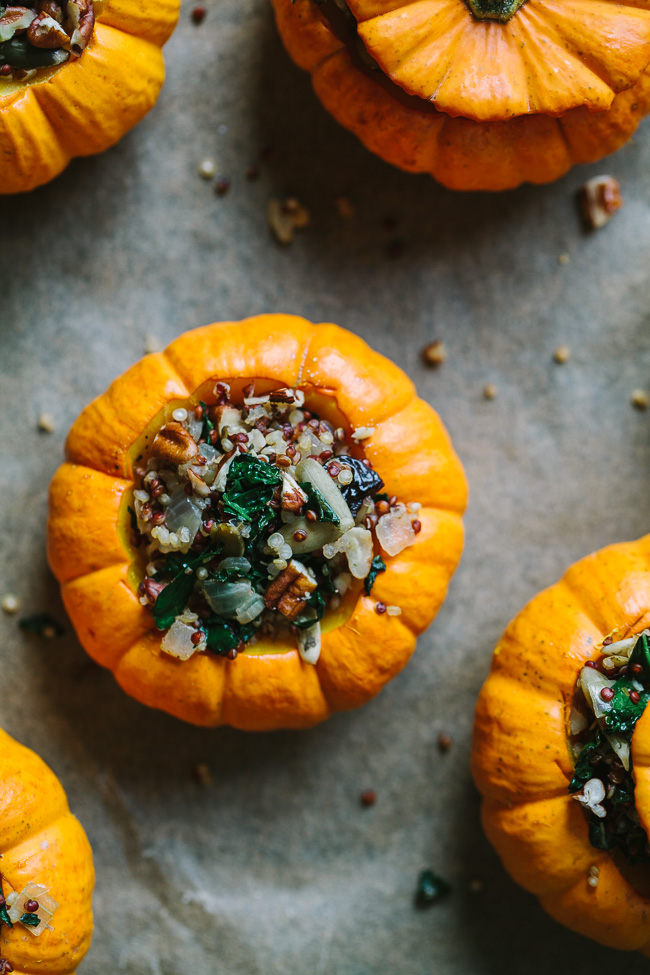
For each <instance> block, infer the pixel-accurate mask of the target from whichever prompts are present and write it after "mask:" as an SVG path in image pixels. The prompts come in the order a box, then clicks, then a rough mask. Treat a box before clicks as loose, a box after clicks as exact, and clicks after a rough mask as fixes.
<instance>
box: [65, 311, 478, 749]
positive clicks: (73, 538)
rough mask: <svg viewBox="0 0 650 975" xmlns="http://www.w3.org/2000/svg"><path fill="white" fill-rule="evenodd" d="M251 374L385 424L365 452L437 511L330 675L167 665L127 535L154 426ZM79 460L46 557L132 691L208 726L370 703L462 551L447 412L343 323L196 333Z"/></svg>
mask: <svg viewBox="0 0 650 975" xmlns="http://www.w3.org/2000/svg"><path fill="white" fill-rule="evenodd" d="M253 378H256V379H267V380H270V381H272V382H273V383H275V384H277V385H278V386H296V385H299V384H303V385H307V386H309V387H312V388H316V389H317V390H318V391H319V393H320V394H324V395H326V396H327V397H329V398H330V399H331V400H332V402H333V403H335V404H336V406H337V408H338V409H339V410H340V411H341V412H342V413H343V414H344V415H345V416H346V418H347V420H348V421H349V423H350V425H351V427H352V428H354V427H359V426H371V427H374V428H375V432H374V434H373V436H372V437H370V438H369V439H368V440H365V441H364V447H365V451H366V455H367V456H368V457H369V458H370V460H371V461H372V464H373V466H374V468H375V469H376V470H377V472H378V473H379V475H380V476H381V477H382V478H383V479H384V481H385V482H386V490H388V491H390V492H391V493H399V495H400V497H403V498H404V499H405V500H407V501H420V503H421V504H422V505H423V507H422V509H421V511H420V512H419V515H418V517H419V519H420V521H421V523H422V530H421V531H420V533H419V534H418V535H417V536H416V541H415V543H414V544H413V545H411V546H410V547H409V548H407V549H405V550H404V551H403V552H401V553H400V554H399V555H397V556H395V557H393V558H388V557H385V561H386V565H387V570H386V572H385V573H382V574H381V575H380V576H379V577H378V579H377V581H376V583H375V586H374V588H373V592H372V596H371V598H368V597H366V596H365V595H362V596H360V597H359V599H358V601H357V603H356V605H355V606H354V608H353V609H352V612H351V615H350V617H349V618H348V619H347V620H346V621H345V622H343V623H342V625H340V626H337V627H336V628H334V629H330V630H329V631H328V632H325V633H324V635H323V639H322V650H321V655H320V658H319V660H318V663H317V664H316V666H313V665H311V664H307V663H305V662H304V661H303V660H302V659H301V657H300V655H299V654H298V652H297V650H294V649H289V648H287V650H286V652H278V653H275V652H274V653H264V654H257V655H256V654H254V653H243V654H240V655H239V656H238V657H237V659H236V660H234V661H228V660H224V659H223V658H219V657H217V656H214V655H212V654H201V655H196V656H193V657H191V658H190V659H189V660H187V661H178V660H175V659H173V658H171V657H169V656H168V655H166V654H165V653H164V652H162V651H161V650H160V644H161V640H162V634H160V633H159V632H158V630H156V628H155V626H154V622H153V617H152V615H151V613H150V612H149V611H148V610H146V609H145V608H144V607H142V606H141V605H140V602H139V599H138V597H137V595H136V593H135V590H134V586H133V581H132V580H130V579H129V574H128V572H129V565H130V561H131V555H130V554H129V552H127V550H126V548H125V547H124V544H123V542H122V540H121V534H120V531H119V529H118V518H119V517H120V511H123V505H124V499H125V498H126V496H127V493H128V492H129V490H130V489H131V488H132V486H133V483H132V481H131V480H130V477H131V460H130V454H129V452H130V449H131V447H132V445H133V443H134V441H136V440H137V439H138V437H139V436H140V435H141V434H142V432H143V430H144V429H145V428H146V427H147V426H148V424H150V423H151V422H152V421H153V420H154V418H156V417H158V416H159V414H160V413H161V411H162V410H163V408H164V407H165V406H166V405H167V404H170V403H173V402H178V401H179V400H185V399H188V398H190V397H191V396H192V395H193V394H194V392H195V391H196V390H198V389H199V388H200V387H202V386H203V385H204V384H205V383H206V382H208V381H209V380H212V381H216V380H218V379H221V380H225V381H228V380H229V379H230V380H233V379H253ZM160 422H162V420H160ZM98 430H101V431H103V432H104V436H103V438H102V440H101V442H100V441H99V438H98V437H97V431H98ZM411 446H412V447H413V449H412V450H410V447H411ZM416 448H417V449H416ZM67 457H68V460H67V462H66V463H65V464H63V465H62V466H61V467H60V468H59V470H58V472H57V473H56V475H55V477H54V479H53V481H52V485H51V489H50V518H49V521H48V557H49V561H50V565H51V567H52V570H53V572H54V574H55V575H56V577H57V579H58V580H59V582H60V583H61V584H62V595H63V599H64V602H65V605H66V609H67V611H68V613H69V615H70V618H71V620H72V622H73V624H74V626H75V629H76V631H77V634H78V636H79V638H80V640H81V642H82V644H83V646H84V648H85V649H86V650H87V652H88V653H89V654H90V655H91V656H92V657H93V658H94V659H95V660H97V661H98V662H99V663H100V664H102V665H103V666H105V667H108V668H110V669H111V670H112V671H113V673H114V675H115V677H116V679H117V680H118V682H119V683H120V685H121V686H122V687H123V688H124V690H125V691H126V692H127V693H128V694H130V695H131V696H132V697H135V698H136V699H137V700H140V701H142V702H143V703H145V704H148V705H150V706H152V707H157V708H161V709H163V710H165V711H168V712H169V713H171V714H173V715H176V716H177V717H179V718H182V719H184V720H186V721H189V722H192V723H194V724H198V725H205V726H215V725H220V724H230V725H233V726H234V727H237V728H243V729H247V730H270V729H274V728H307V727H310V726H312V725H314V724H317V723H318V722H320V721H322V720H324V719H325V718H327V717H329V716H330V715H331V713H332V712H333V711H337V710H343V709H347V708H353V707H358V706H360V705H362V704H363V703H365V702H366V701H367V700H369V699H370V698H371V697H373V696H374V695H375V694H377V693H378V692H379V691H380V690H381V689H382V687H383V686H384V685H385V684H386V683H387V682H388V681H389V680H390V679H391V678H392V677H394V676H395V674H397V673H398V672H399V671H400V670H401V669H402V668H403V667H404V666H405V664H406V663H407V661H408V659H409V658H410V656H411V654H412V652H413V650H414V648H415V640H416V635H417V634H419V633H420V632H422V631H423V630H424V629H425V628H426V627H427V626H428V625H429V623H430V622H431V620H432V619H433V618H434V616H435V615H436V613H437V611H438V609H439V608H440V605H441V604H442V601H443V599H444V597H445V594H446V591H447V586H448V584H449V580H450V578H451V576H452V574H453V572H454V570H455V568H456V566H457V564H458V561H459V559H460V555H461V551H462V546H463V527H462V520H461V515H462V513H463V511H464V509H465V504H466V499H467V485H466V481H465V476H464V473H463V469H462V467H461V465H460V462H459V460H458V458H457V457H456V455H455V453H454V451H453V449H452V447H451V444H450V441H449V438H448V436H447V433H446V431H445V430H444V428H443V426H442V423H441V422H440V420H439V418H438V416H437V414H436V413H435V411H434V410H433V409H432V408H431V407H430V406H428V404H426V403H424V402H423V401H422V400H419V399H418V398H417V397H416V395H415V390H414V388H413V384H412V383H411V381H410V380H409V379H408V378H407V377H406V376H405V374H404V373H403V372H402V371H401V370H400V369H398V367H397V366H395V365H394V364H393V363H392V362H390V361H389V360H387V359H385V358H384V357H383V356H381V355H379V354H378V353H376V352H374V351H373V350H371V349H370V348H369V347H368V346H367V345H366V343H365V342H363V341H362V340H361V339H360V338H358V337H357V336H355V335H353V334H351V333H350V332H347V331H345V330H344V329H341V328H339V327H338V326H336V325H312V324H311V323H310V322H307V321H305V320H304V319H302V318H298V317H295V316H291V315H262V316H259V317H256V318H250V319H246V320H245V321H242V322H236V323H235V322H230V323H216V324H213V325H209V326H206V327H204V328H199V329H196V330H195V331H192V332H186V333H185V334H183V335H181V336H180V337H179V338H178V339H176V340H175V341H174V342H172V343H171V345H169V346H168V347H167V349H166V350H165V351H164V352H163V353H160V354H154V355H149V356H146V357H145V358H144V359H142V360H140V361H139V362H137V363H136V364H135V365H134V366H132V367H131V369H129V370H128V371H127V372H126V373H124V375H122V376H121V377H119V378H118V379H117V380H115V382H114V383H113V384H112V385H111V386H110V388H109V389H108V390H107V392H106V393H104V394H103V395H102V396H100V397H98V398H97V399H96V400H94V402H92V403H91V404H90V405H89V406H88V407H86V409H85V410H84V411H83V412H82V413H81V415H80V417H79V419H78V420H77V421H76V423H75V424H74V426H73V427H72V430H71V431H70V434H69V436H68V441H67ZM416 573H417V578H418V585H417V586H415V585H413V578H414V575H415V574H416ZM377 600H382V601H384V602H386V603H388V604H391V603H392V604H396V605H399V606H400V607H401V609H402V615H401V616H394V617H391V616H388V615H383V616H379V615H378V614H377V613H376V612H375V610H374V606H375V602H376V601H377Z"/></svg>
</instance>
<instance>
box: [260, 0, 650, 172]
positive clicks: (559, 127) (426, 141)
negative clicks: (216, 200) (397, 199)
mask: <svg viewBox="0 0 650 975" xmlns="http://www.w3.org/2000/svg"><path fill="white" fill-rule="evenodd" d="M273 6H274V8H275V13H276V18H277V22H278V27H279V29H280V33H281V35H282V38H283V41H284V44H285V46H286V48H287V50H288V52H289V54H290V55H291V57H292V58H293V59H294V61H295V62H296V64H298V65H299V66H300V67H301V68H304V69H305V70H307V71H309V73H310V74H311V77H312V82H313V85H314V88H315V91H316V94H317V95H318V97H319V98H320V100H321V101H322V103H323V105H324V106H325V108H326V109H327V110H328V111H329V112H331V113H332V115H334V117H335V118H336V119H337V120H338V121H339V122H340V123H341V124H342V125H344V126H345V127H346V128H348V129H350V130H351V131H352V132H354V133H355V135H357V136H358V137H359V138H360V139H361V141H362V142H363V143H364V144H365V145H366V146H367V147H368V148H369V149H371V150H372V151H373V152H376V153H377V154H378V155H380V156H382V157H383V158H384V159H385V160H387V161H388V162H390V163H393V164H394V165H396V166H399V167H400V168H401V169H406V170H409V171H411V172H418V173H419V172H425V173H430V174H431V175H432V176H433V177H435V179H437V180H438V181H439V182H441V183H443V184H444V185H445V186H448V187H450V188H451V189H462V190H468V189H470V190H503V189H509V188H511V187H514V186H517V185H519V184H520V183H522V182H531V183H547V182H550V181H551V180H554V179H557V178H558V177H559V176H561V175H562V174H563V173H565V172H566V171H567V170H568V169H569V168H570V166H572V165H573V164H574V163H587V162H594V161H595V160H597V159H600V158H601V157H603V156H605V155H607V154H608V153H611V152H613V151H614V150H615V149H618V148H619V146H621V145H622V144H623V143H624V142H626V141H627V139H629V137H630V136H631V134H632V133H633V132H634V130H635V129H636V126H637V125H638V123H639V120H640V119H641V118H642V117H643V116H644V115H645V114H647V112H648V111H650V74H649V73H648V65H649V64H650V10H649V9H648V6H647V4H646V3H645V2H642V3H637V2H635V0H630V2H629V3H623V4H615V3H611V2H609V0H571V2H569V3H566V2H563V3H558V2H556V0H527V2H522V0H467V2H465V0H273Z"/></svg>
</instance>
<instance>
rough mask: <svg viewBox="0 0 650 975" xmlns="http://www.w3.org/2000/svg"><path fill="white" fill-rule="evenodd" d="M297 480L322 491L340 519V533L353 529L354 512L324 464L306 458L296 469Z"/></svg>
mask: <svg viewBox="0 0 650 975" xmlns="http://www.w3.org/2000/svg"><path fill="white" fill-rule="evenodd" d="M296 480H297V481H306V482H307V483H308V484H311V485H312V486H313V487H315V488H316V489H317V490H318V491H320V493H321V494H322V495H323V497H324V498H325V500H326V501H327V503H328V505H329V506H330V508H332V510H333V511H334V513H335V514H336V516H337V517H338V519H339V530H340V532H346V531H348V529H349V528H352V527H353V525H354V518H353V517H352V512H351V511H350V509H349V507H348V505H347V502H346V500H345V498H344V497H343V495H342V494H341V492H340V491H339V489H338V488H337V486H336V484H335V483H334V480H333V478H331V477H330V476H329V474H328V473H327V471H326V470H325V468H324V467H323V466H322V464H319V463H318V461H317V460H314V459H313V458H312V457H306V458H305V459H304V460H301V461H300V463H299V464H298V466H297V467H296Z"/></svg>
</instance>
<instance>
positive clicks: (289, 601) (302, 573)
mask: <svg viewBox="0 0 650 975" xmlns="http://www.w3.org/2000/svg"><path fill="white" fill-rule="evenodd" d="M315 588H316V582H315V580H314V579H312V578H311V577H310V576H309V575H308V573H307V570H306V569H305V567H304V566H303V565H301V564H300V562H296V561H295V559H293V560H292V561H291V562H290V563H289V565H288V566H287V567H286V569H284V570H283V571H282V572H281V573H280V575H279V576H276V578H275V579H274V580H273V582H272V583H271V585H270V586H269V587H268V589H267V590H266V592H265V593H264V603H265V605H266V608H267V609H277V610H278V611H279V612H280V613H282V615H283V616H286V617H287V619H290V620H292V619H295V618H296V616H297V615H298V613H299V612H300V610H301V608H302V607H303V606H304V604H305V602H306V601H307V599H309V597H310V595H311V594H312V593H313V591H314V589H315Z"/></svg>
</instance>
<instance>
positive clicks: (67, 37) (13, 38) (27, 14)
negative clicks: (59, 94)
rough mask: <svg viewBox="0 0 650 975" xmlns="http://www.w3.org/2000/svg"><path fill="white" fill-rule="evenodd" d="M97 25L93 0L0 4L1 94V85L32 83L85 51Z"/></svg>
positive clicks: (52, 0)
mask: <svg viewBox="0 0 650 975" xmlns="http://www.w3.org/2000/svg"><path fill="white" fill-rule="evenodd" d="M94 26H95V8H94V6H93V0H26V2H25V3H24V5H22V6H19V7H11V6H5V5H3V4H2V3H0V92H1V91H2V82H9V81H29V80H30V79H31V78H32V77H34V76H35V74H36V72H37V71H38V70H39V69H43V68H54V67H57V66H58V65H61V64H64V63H65V62H66V61H70V60H74V59H75V58H78V57H80V56H81V54H82V53H83V52H84V50H85V49H86V47H87V46H88V43H89V41H90V38H91V37H92V33H93V28H94Z"/></svg>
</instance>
